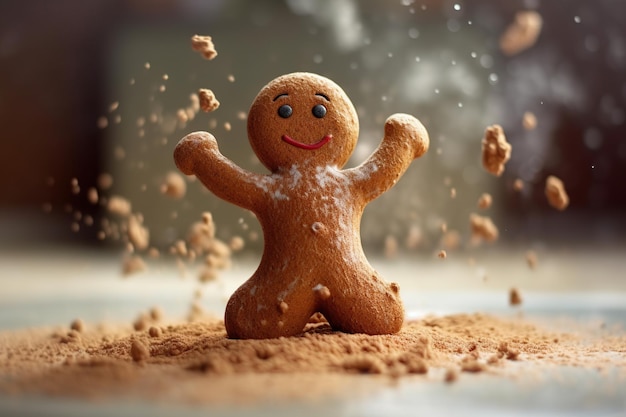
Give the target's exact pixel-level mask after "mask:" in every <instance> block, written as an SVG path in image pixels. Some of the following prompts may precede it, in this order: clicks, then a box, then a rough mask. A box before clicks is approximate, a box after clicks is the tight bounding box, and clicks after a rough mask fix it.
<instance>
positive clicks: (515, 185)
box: [513, 178, 524, 192]
mask: <svg viewBox="0 0 626 417" xmlns="http://www.w3.org/2000/svg"><path fill="white" fill-rule="evenodd" d="M513 189H514V190H515V191H517V192H520V191H522V190H523V189H524V181H522V180H521V179H519V178H517V179H516V180H515V181H513Z"/></svg>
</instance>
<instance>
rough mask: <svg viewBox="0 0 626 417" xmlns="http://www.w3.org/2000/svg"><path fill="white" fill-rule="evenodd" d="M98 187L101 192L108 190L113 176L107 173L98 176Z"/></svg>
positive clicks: (111, 184)
mask: <svg viewBox="0 0 626 417" xmlns="http://www.w3.org/2000/svg"><path fill="white" fill-rule="evenodd" d="M97 182H98V187H99V188H100V189H101V190H108V189H109V188H111V186H113V176H112V175H111V174H109V173H106V172H103V173H101V174H100V175H98V181H97Z"/></svg>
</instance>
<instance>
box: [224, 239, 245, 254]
mask: <svg viewBox="0 0 626 417" xmlns="http://www.w3.org/2000/svg"><path fill="white" fill-rule="evenodd" d="M245 244H246V243H245V241H244V240H243V238H242V237H241V236H233V237H232V238H230V242H229V243H228V246H229V247H230V249H231V250H233V251H240V250H242V249H243V248H244V246H245Z"/></svg>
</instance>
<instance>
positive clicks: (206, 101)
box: [198, 88, 220, 113]
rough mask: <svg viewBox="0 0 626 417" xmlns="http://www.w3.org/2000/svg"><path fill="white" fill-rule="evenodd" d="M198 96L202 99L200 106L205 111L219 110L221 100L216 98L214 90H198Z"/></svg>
mask: <svg viewBox="0 0 626 417" xmlns="http://www.w3.org/2000/svg"><path fill="white" fill-rule="evenodd" d="M198 98H199V99H200V108H201V109H202V111H203V112H207V113H208V112H212V111H214V110H217V108H218V107H219V106H220V102H219V101H218V100H217V98H215V94H214V93H213V91H211V90H208V89H206V88H201V89H200V90H198Z"/></svg>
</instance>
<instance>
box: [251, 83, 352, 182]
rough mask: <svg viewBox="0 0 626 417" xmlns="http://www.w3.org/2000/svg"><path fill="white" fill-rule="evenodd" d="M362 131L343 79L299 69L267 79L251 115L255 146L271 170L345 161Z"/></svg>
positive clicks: (252, 144) (343, 162) (255, 150)
mask: <svg viewBox="0 0 626 417" xmlns="http://www.w3.org/2000/svg"><path fill="white" fill-rule="evenodd" d="M358 136H359V120H358V118H357V114H356V110H355V109H354V106H353V105H352V103H351V102H350V99H349V98H348V96H347V95H346V93H344V91H343V90H342V89H341V87H339V86H338V85H337V84H335V83H334V82H332V81H331V80H329V79H328V78H325V77H322V76H320V75H317V74H311V73H302V72H296V73H292V74H287V75H283V76H281V77H278V78H276V79H274V80H273V81H271V82H270V83H269V84H267V85H266V86H265V87H264V88H263V89H262V90H261V91H260V92H259V94H258V95H257V97H256V99H255V100H254V102H253V103H252V106H251V107H250V112H249V115H248V138H249V139H250V144H251V146H252V149H253V150H254V152H255V153H256V155H257V156H258V158H259V159H260V160H261V162H262V163H263V165H265V166H266V167H267V168H268V169H269V170H270V171H272V172H276V171H278V170H280V169H288V168H289V167H291V166H293V165H299V166H303V165H309V164H314V165H316V166H325V165H333V166H336V167H338V168H341V167H343V166H344V165H345V164H346V162H348V159H349V158H350V155H351V154H352V151H353V150H354V147H355V146H356V142H357V138H358Z"/></svg>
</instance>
